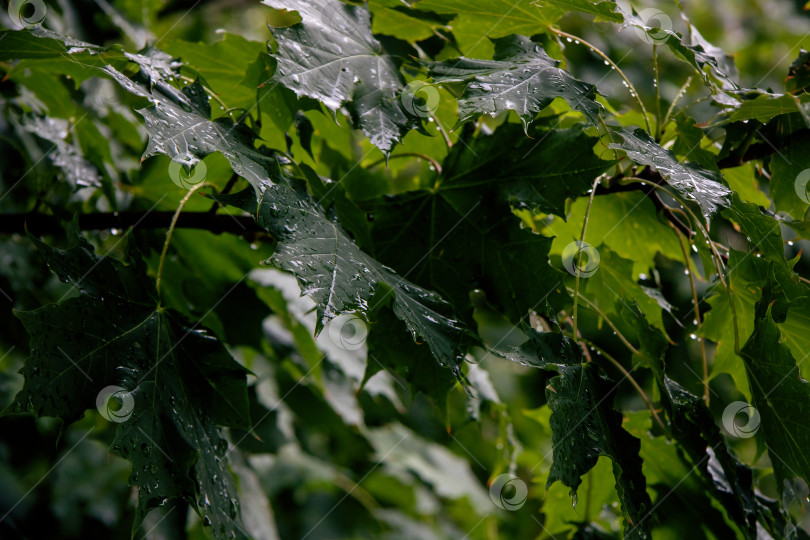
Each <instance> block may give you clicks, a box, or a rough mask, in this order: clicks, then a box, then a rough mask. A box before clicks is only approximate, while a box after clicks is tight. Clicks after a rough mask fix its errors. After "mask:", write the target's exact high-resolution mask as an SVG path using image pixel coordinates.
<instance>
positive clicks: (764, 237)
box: [723, 195, 787, 265]
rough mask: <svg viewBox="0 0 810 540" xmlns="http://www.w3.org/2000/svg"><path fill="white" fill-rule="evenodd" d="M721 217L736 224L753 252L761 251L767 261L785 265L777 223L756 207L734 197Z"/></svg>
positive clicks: (780, 234)
mask: <svg viewBox="0 0 810 540" xmlns="http://www.w3.org/2000/svg"><path fill="white" fill-rule="evenodd" d="M723 215H724V216H726V217H728V218H730V219H732V220H734V221H736V222H737V224H738V225H739V226H740V230H741V231H742V232H743V234H745V235H746V236H747V237H748V239H749V242H751V244H752V246H751V248H752V250H753V251H762V253H764V254H765V256H766V257H767V258H768V259H770V260H772V261H774V262H776V263H778V264H782V265H785V264H787V263H786V261H785V245H784V243H783V241H782V229H781V227H780V225H779V222H777V221H776V220H775V219H773V218H772V217H770V216H766V215H765V214H763V213H762V211H761V210H760V209H759V207H758V206H757V205H755V204H752V203H744V202H742V201H741V200H740V198H739V197H737V196H736V195H735V196H734V197H733V198H732V203H731V206H730V207H729V208H728V210H724V211H723Z"/></svg>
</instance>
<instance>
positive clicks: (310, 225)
mask: <svg viewBox="0 0 810 540" xmlns="http://www.w3.org/2000/svg"><path fill="white" fill-rule="evenodd" d="M219 200H222V201H224V202H226V203H229V204H234V203H236V204H240V203H239V202H236V199H233V198H230V197H228V198H224V197H220V198H219ZM241 200H242V201H243V202H241V204H243V205H244V206H243V209H244V210H246V211H248V212H251V213H254V214H255V215H256V216H257V220H258V223H259V225H260V226H261V227H263V228H265V229H267V230H268V231H269V232H270V234H271V235H272V236H273V238H275V239H276V240H277V241H278V242H279V244H278V246H277V247H276V250H275V253H274V254H273V257H272V258H271V261H272V262H273V263H274V264H276V265H277V266H278V267H279V268H281V269H283V270H286V271H288V272H291V273H293V274H295V276H296V277H297V278H298V282H299V284H300V286H301V290H302V292H303V294H305V295H307V296H310V297H312V299H313V300H315V302H316V303H317V304H318V331H320V329H321V328H322V327H323V326H324V325H325V324H326V323H327V322H329V321H330V320H331V319H333V318H334V317H336V316H337V315H339V314H341V313H345V312H351V311H367V310H368V309H369V308H373V307H374V306H373V305H372V303H371V302H372V297H373V296H374V294H375V292H376V291H377V289H378V287H379V286H380V285H383V284H384V285H385V286H387V287H390V291H389V292H387V293H385V295H384V297H383V298H386V297H388V296H389V295H390V296H391V297H392V298H393V307H394V312H395V313H396V315H397V317H399V318H400V319H401V320H403V321H404V322H405V324H406V326H407V328H408V330H409V331H410V332H411V334H412V335H413V337H414V339H423V340H425V341H426V342H427V343H428V345H429V347H430V350H431V352H432V353H433V356H434V357H435V358H436V360H437V361H438V362H439V364H441V365H442V366H445V367H450V368H452V369H453V370H454V372H456V373H458V369H459V368H458V366H459V363H460V362H461V359H462V358H463V356H464V352H465V350H466V344H468V343H471V342H470V341H469V340H470V339H471V336H470V335H469V334H468V331H467V330H466V329H465V328H464V326H463V325H462V324H461V323H459V322H458V321H456V320H455V319H454V318H453V315H452V308H451V306H450V305H449V304H447V302H446V301H445V300H443V299H442V298H441V297H440V296H439V295H437V294H436V293H433V292H431V291H428V290H426V289H423V288H421V287H418V286H416V285H414V284H413V283H411V282H409V281H407V280H406V279H404V278H403V277H401V276H399V275H397V274H396V273H395V272H394V271H393V270H391V269H390V268H387V267H385V266H383V265H382V264H380V263H379V262H377V261H376V260H375V259H373V258H372V257H371V256H369V255H368V254H366V253H364V252H363V251H361V250H360V248H358V247H357V245H356V244H355V243H354V242H353V241H352V239H351V237H350V236H349V235H348V234H347V233H346V232H345V231H344V230H343V228H342V227H341V226H340V225H339V224H338V223H336V222H334V221H332V220H330V219H329V218H328V217H327V216H326V214H325V213H324V211H323V209H322V208H321V207H320V205H318V203H317V202H315V201H314V200H313V199H312V197H311V196H310V195H309V194H308V193H307V191H306V186H305V185H304V183H303V182H302V181H300V180H296V179H291V180H290V181H289V184H286V183H285V184H276V185H273V186H271V187H269V188H267V189H266V190H265V191H264V193H262V195H261V196H260V198H259V205H258V209H257V210H255V209H254V208H255V202H254V201H250V200H249V198H247V199H246V198H245V197H241ZM379 301H382V300H379Z"/></svg>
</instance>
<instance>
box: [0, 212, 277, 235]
mask: <svg viewBox="0 0 810 540" xmlns="http://www.w3.org/2000/svg"><path fill="white" fill-rule="evenodd" d="M173 216H174V212H138V211H126V212H94V213H89V214H79V218H78V219H79V229H81V230H83V231H97V230H109V229H128V228H129V227H138V228H142V229H168V228H169V225H170V224H171V222H172V217H173ZM63 223H64V222H63V220H60V219H59V218H57V217H56V216H51V215H47V214H0V234H13V233H24V232H25V228H26V227H28V230H29V231H30V232H31V233H32V234H35V235H41V234H50V233H57V232H59V231H62V230H64V224H63ZM176 227H177V228H179V229H202V230H206V231H211V232H213V233H215V234H220V233H230V234H237V235H252V234H256V233H265V234H267V231H265V230H264V229H262V228H260V227H259V226H258V225H257V224H256V222H255V220H254V219H253V218H251V217H249V216H232V215H228V214H214V213H210V212H183V213H181V214H180V217H179V218H178V219H177V225H176Z"/></svg>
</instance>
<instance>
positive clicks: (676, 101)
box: [661, 75, 692, 128]
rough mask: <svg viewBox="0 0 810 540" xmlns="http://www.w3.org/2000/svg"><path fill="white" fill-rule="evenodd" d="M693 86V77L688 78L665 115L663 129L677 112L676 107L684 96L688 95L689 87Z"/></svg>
mask: <svg viewBox="0 0 810 540" xmlns="http://www.w3.org/2000/svg"><path fill="white" fill-rule="evenodd" d="M690 84H692V76H691V75H690V76H689V77H687V78H686V82H685V83H683V86H681V89H680V90H678V93H677V94H675V97H674V98H673V99H672V103H670V104H669V108H668V109H667V113H666V114H665V115H664V121H663V122H662V123H661V127H662V128H663V127H665V126H666V125H667V122H669V117H670V116H672V111H674V110H675V105H676V104H677V103H678V102H679V101H680V100H681V98H682V97H683V95H684V94H685V93H686V89H687V88H689V85H690Z"/></svg>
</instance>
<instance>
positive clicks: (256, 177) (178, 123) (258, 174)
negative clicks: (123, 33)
mask: <svg viewBox="0 0 810 540" xmlns="http://www.w3.org/2000/svg"><path fill="white" fill-rule="evenodd" d="M135 61H136V62H138V63H139V65H140V66H141V68H142V69H143V70H144V72H145V74H148V75H149V78H150V80H152V81H154V79H153V77H162V76H163V75H165V73H164V74H161V72H160V71H156V70H155V69H154V68H151V67H149V65H148V64H149V62H148V60H147V59H145V58H143V57H136V58H135ZM105 70H106V72H107V73H108V74H109V75H110V76H111V77H112V78H113V79H114V80H115V81H116V82H117V83H118V84H120V85H121V87H123V88H124V89H125V90H127V91H128V92H130V93H132V94H134V95H136V96H140V97H144V98H147V99H148V100H149V101H151V102H152V104H153V105H152V106H151V107H148V108H145V109H140V110H139V111H138V112H139V113H140V114H141V116H143V118H144V121H145V122H146V131H147V133H148V134H149V144H148V145H147V147H146V150H145V151H144V155H143V157H144V159H145V158H147V157H150V156H154V155H157V154H165V155H167V156H169V157H170V158H171V159H172V161H175V162H178V163H183V164H185V165H189V166H191V165H195V164H197V163H198V162H199V159H200V158H201V157H204V156H206V155H208V154H211V153H213V152H220V153H221V154H222V155H223V156H224V157H225V159H227V160H228V162H229V163H230V164H231V167H232V168H233V170H234V172H235V173H236V174H238V175H239V176H241V177H242V178H245V179H246V180H247V181H249V182H250V183H251V185H252V186H253V188H254V189H255V190H256V191H257V192H258V191H261V190H262V189H264V186H266V185H267V184H268V183H270V182H271V181H272V179H275V178H277V177H278V176H279V174H280V173H279V172H278V170H277V169H278V162H277V161H276V160H275V159H274V158H273V157H271V156H269V155H267V153H266V152H262V151H261V150H257V149H256V148H255V147H254V145H253V138H254V137H253V135H252V134H250V133H246V131H245V128H244V127H243V126H240V125H237V124H234V123H233V122H232V121H231V120H229V119H227V118H220V119H217V120H216V121H211V120H209V115H208V114H207V113H206V111H202V110H200V109H199V108H197V106H195V104H194V102H193V101H192V100H191V99H189V98H188V97H187V96H186V95H185V94H184V93H181V92H178V91H176V90H174V89H173V88H172V87H171V86H168V85H167V84H161V85H159V86H152V85H150V84H145V83H138V82H136V81H133V80H132V79H130V78H128V77H126V76H125V75H124V74H122V73H121V72H119V71H117V70H116V69H114V68H112V67H110V66H108V67H107V68H105ZM169 73H172V72H171V71H170V72H169ZM195 85H196V87H195V88H196V89H195V91H196V92H203V90H202V88H201V87H200V86H199V84H198V83H196V82H195V83H194V84H193V85H189V86H190V87H194V86H195Z"/></svg>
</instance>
